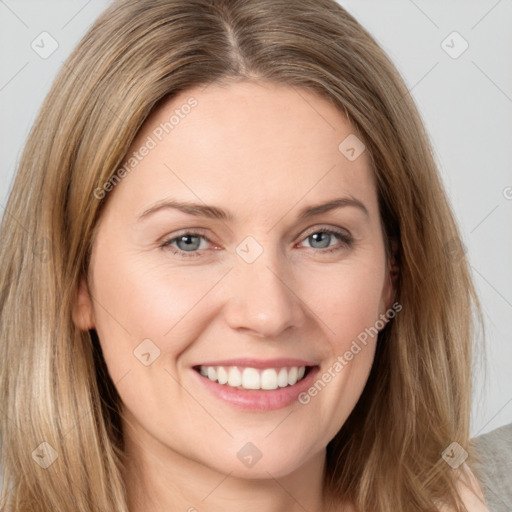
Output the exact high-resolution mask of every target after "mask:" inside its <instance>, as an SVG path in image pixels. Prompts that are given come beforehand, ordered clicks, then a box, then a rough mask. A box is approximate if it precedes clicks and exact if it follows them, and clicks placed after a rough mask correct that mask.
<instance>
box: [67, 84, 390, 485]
mask: <svg viewBox="0 0 512 512" xmlns="http://www.w3.org/2000/svg"><path fill="white" fill-rule="evenodd" d="M191 98H193V99H191ZM347 137H348V139H347ZM144 148H145V149H144ZM134 152H136V154H134ZM128 157H131V160H128V159H127V165H126V167H125V172H124V173H123V172H121V173H120V174H121V176H122V175H123V174H124V178H123V179H122V180H121V181H120V182H119V183H117V185H116V186H115V187H114V189H113V190H112V191H110V192H108V194H110V196H109V197H108V202H107V204H106V208H105V210H104V211H103V213H102V216H101V219H100V222H99V224H98V226H97V232H96V237H95V240H94V245H93V250H92V257H91V264H90V268H89V279H88V282H89V289H87V287H86V286H82V287H81V291H80V301H79V306H78V307H77V309H76V312H75V316H74V318H75V321H76V322H77V324H78V325H80V326H81V327H82V328H84V329H88V328H91V327H94V328H95V329H96V331H97V333H98V336H99V339H100V342H101V346H102V349H103V353H104V357H105V360H106V364H107V366H108V370H109V373H110V375H111V377H112V380H113V382H114V383H115V385H116V388H117V390H118V392H119V395H120V397H121V400H122V404H123V405H122V409H123V416H124V419H123V426H124V430H125V437H126V439H127V440H128V443H129V444H131V445H133V446H138V447H139V449H141V450H142V451H145V452H147V453H151V456H152V457H157V458H159V460H169V461H171V460H172V461H177V460H181V461H185V460H186V461H187V463H191V462H192V463H200V464H201V465H203V466H207V467H209V468H211V469H214V470H217V471H220V472H222V473H231V475H232V476H241V477H246V478H268V474H269V473H270V474H271V475H273V476H274V477H279V476H283V475H286V474H289V473H291V472H292V471H294V470H296V469H298V468H300V467H301V466H302V465H304V464H306V462H308V461H310V460H313V457H323V456H324V454H325V447H326V445H327V443H328V442H329V441H330V440H331V439H332V438H333V437H334V436H335V434H336V432H337V431H338V430H339V429H340V427H341V426H342V425H343V423H344V422H345V420H346V418H347V416H348V415H349V413H350V412H351V411H352V409H353V408H354V406H355V404H356V402H357V400H358V398H359V396H360V394H361V392H362V390H363V387H364V385H365V382H366V380H367V377H368V374H369V371H370V367H371V365H372V361H373V356H374V351H375V343H376V340H377V337H376V336H375V335H374V332H375V330H374V329H372V330H369V329H370V328H374V327H375V326H376V325H377V327H378V328H382V324H383V322H382V318H383V317H382V315H384V314H385V312H386V310H387V309H388V308H389V307H390V305H391V303H392V299H393V289H392V284H391V281H390V278H389V271H388V268H387V264H386V258H385V248H384V240H383V234H382V231H381V224H380V218H379V211H378V204H377V194H376V188H375V184H374V181H373V177H372V172H371V169H370V163H369V162H370V161H369V156H368V154H367V152H366V151H365V150H364V146H361V142H360V141H359V140H358V139H356V138H355V135H354V129H353V128H352V127H351V125H350V124H349V123H348V122H347V120H346V118H345V117H344V116H343V115H342V114H341V113H340V112H339V111H338V110H337V109H335V108H334V106H333V105H331V104H330V103H329V102H328V101H327V100H325V99H323V98H321V97H319V96H317V95H315V94H313V93H312V92H309V91H307V90H304V89H295V88H291V87H284V86H276V85H272V84H269V83H259V84H254V83H248V82H241V83H236V84H231V85H226V86H219V85H210V86H208V87H207V88H199V87H198V88H195V89H189V90H187V91H183V92H181V93H180V95H178V96H176V97H174V98H173V99H171V100H170V101H167V102H166V103H165V104H163V105H162V106H161V107H160V108H159V109H158V110H157V111H155V112H154V114H153V115H152V116H151V117H150V118H149V119H148V120H147V121H146V123H145V124H144V126H143V128H142V130H141V132H140V133H139V135H138V137H137V139H136V140H135V142H134V144H133V146H132V148H131V150H130V151H129V155H128ZM108 188H110V185H107V187H106V190H108ZM333 202H336V204H337V207H323V206H322V205H326V204H327V205H329V204H330V205H331V206H333ZM178 203H179V204H185V205H186V207H177V206H176V205H178ZM172 204H175V206H176V207H173V206H172ZM89 294H90V295H89ZM89 297H90V301H89ZM369 332H370V333H371V334H370V335H368V333H369ZM363 340H364V341H363ZM201 367H203V368H202V373H203V374H206V375H202V374H201ZM302 367H305V369H301V368H302ZM303 373H304V376H302V375H303ZM301 377H302V378H301ZM297 378H301V380H299V381H298V382H297V383H295V384H293V383H294V382H295V381H296V380H297ZM215 379H217V382H214V381H215ZM219 380H220V381H221V383H219ZM226 380H227V382H226ZM315 383H316V384H315ZM315 386H316V387H315ZM260 387H263V388H266V389H256V388H260Z"/></svg>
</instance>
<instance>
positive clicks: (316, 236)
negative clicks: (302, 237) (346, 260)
mask: <svg viewBox="0 0 512 512" xmlns="http://www.w3.org/2000/svg"><path fill="white" fill-rule="evenodd" d="M330 236H331V235H330V234H329V233H315V234H314V235H311V237H312V238H313V239H314V241H316V242H318V241H319V240H318V238H322V237H325V238H324V242H325V241H327V243H323V245H322V240H320V243H321V246H320V248H322V249H323V248H325V247H329V237H330ZM317 247H318V246H317Z"/></svg>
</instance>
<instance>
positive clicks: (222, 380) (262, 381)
mask: <svg viewBox="0 0 512 512" xmlns="http://www.w3.org/2000/svg"><path fill="white" fill-rule="evenodd" d="M199 371H200V372H201V375H203V376H205V377H208V379H210V380H212V381H214V382H216V381H218V382H219V384H227V385H228V386H231V387H234V388H236V387H242V388H244V389H277V388H278V387H280V388H284V387H286V386H293V385H294V384H295V383H296V382H297V381H299V380H301V379H302V377H304V373H305V372H306V367H305V366H291V367H288V368H281V369H276V368H266V369H264V370H257V369H256V368H242V369H239V368H238V367H237V366H228V367H225V366H201V367H200V369H199Z"/></svg>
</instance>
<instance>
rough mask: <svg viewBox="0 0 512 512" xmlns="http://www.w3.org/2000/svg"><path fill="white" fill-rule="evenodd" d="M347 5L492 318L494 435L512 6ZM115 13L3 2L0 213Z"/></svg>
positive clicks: (504, 414) (510, 153)
mask: <svg viewBox="0 0 512 512" xmlns="http://www.w3.org/2000/svg"><path fill="white" fill-rule="evenodd" d="M340 3H341V4H342V5H343V6H345V7H346V8H347V10H348V11H349V12H351V13H352V14H353V15H354V16H355V17H356V18H357V19H358V20H359V21H360V22H361V23H362V24H363V25H364V26H365V27H366V28H367V29H368V30H369V31H370V33H371V34H372V35H373V36H374V37H375V38H376V39H377V40H378V42H379V43H380V44H381V45H382V47H383V48H384V49H385V50H386V51H387V52H388V54H389V55H390V57H391V58H392V59H393V61H394V62H395V64H396V65H397V67H398V69H399V71H400V72H401V73H402V75H403V76H404V78H405V80H406V83H407V84H408V86H409V88H410V91H411V94H412V96H413V97H414V99H415V100H416V102H417V104H418V106H419V108H420V111H421V113H422V116H423V119H424V121H425V124H426V127H427V130H428V132H429V133H430V136H431V139H432V142H433V144H434V148H435V150H436V155H437V161H438V163H439V166H440V170H441V172H442V176H443V180H444V183H445V185H446V188H447V190H448V193H449V196H450V198H451V201H452V204H453V207H454V209H455V212H456V216H457V219H458V221H459V224H460V227H461V230H462V233H463V238H464V244H465V245H466V247H467V254H468V256H469V260H470V263H471V266H472V270H473V276H474V280H475V283H476V286H477V289H478V292H479V296H480V298H481V300H482V303H483V308H484V313H485V321H486V330H487V358H488V364H487V372H486V374H485V377H484V373H483V372H482V371H481V370H479V369H478V371H477V372H476V373H475V394H474V397H473V420H472V428H471V433H472V435H478V434H481V433H484V432H488V431H490V430H493V429H495V428H497V427H499V426H501V425H504V424H506V423H510V422H512V368H511V366H512V343H511V337H512V336H511V332H512V272H511V269H512V222H511V221H512V30H511V27H512V0H490V1H487V0H473V1H468V0H465V1H464V0H459V1H456V0H451V1H448V0H444V1H441V0H414V1H413V0H392V1H390V0H344V1H340ZM108 4H109V2H108V1H107V0H89V1H87V0H65V1H54V0H52V1H49V0H34V1H28V0H0V49H1V50H0V52H1V54H0V112H1V117H0V161H1V163H2V165H1V167H0V214H3V213H4V211H5V204H6V199H7V195H8V192H9V190H10V186H11V181H12V178H13V175H14V172H15V168H16V165H17V162H18V160H19V156H20V153H21V149H22V147H23V144H24V141H25V139H26V136H27V134H28V131H29V128H30V126H31V124H32V123H33V121H34V119H35V116H36V114H37V112H38V110H39V108H40V105H41V103H42V100H43V98H44V96H45V95H46V93H47V92H48V90H49V88H50V85H51V82H52V80H53V78H54V77H55V75H56V73H57V71H58V69H59V68H60V66H61V65H62V62H63V60H64V59H65V58H66V57H67V56H68V54H69V53H70V52H71V50H72V48H73V47H74V46H75V45H76V44H77V43H78V41H79V39H80V38H81V36H82V35H83V34H84V32H85V31H86V29H87V28H88V27H89V26H90V24H91V23H92V22H93V20H94V19H95V18H96V17H97V16H98V14H99V13H100V12H101V11H102V10H103V9H104V8H105V7H106V6H107V5H108ZM43 31H46V32H48V33H49V34H51V36H52V37H53V38H54V39H55V40H56V41H57V42H58V48H57V50H56V51H55V52H54V53H53V54H52V55H50V56H49V57H48V58H41V57H40V56H39V55H38V54H37V53H36V51H34V50H33V49H32V47H31V44H32V42H33V41H35V42H36V43H37V42H38V41H40V34H41V33H42V32H43ZM454 31H456V32H458V33H459V34H460V36H461V37H462V38H463V39H461V38H460V37H459V36H457V35H455V36H453V35H450V34H452V33H453V32H454ZM448 36H450V37H448ZM44 37H46V36H44ZM447 38H448V39H447ZM463 40H465V41H467V44H468V45H469V47H468V48H467V50H466V51H465V52H464V53H462V54H461V55H460V56H458V57H457V58H453V57H454V56H457V54H458V53H459V52H460V50H461V49H463V47H464V46H463V45H464V41H463ZM443 41H445V43H443ZM40 44H41V43H40ZM45 47H46V49H48V48H49V40H47V44H46V46H45ZM445 49H446V50H447V51H448V52H450V53H451V54H452V56H450V55H449V54H448V53H447V52H446V51H445Z"/></svg>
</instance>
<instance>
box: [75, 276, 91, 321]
mask: <svg viewBox="0 0 512 512" xmlns="http://www.w3.org/2000/svg"><path fill="white" fill-rule="evenodd" d="M72 317H73V322H74V324H75V325H76V326H77V327H78V328H79V329H81V330H82V331H88V330H89V329H94V327H95V325H94V313H93V310H92V300H91V295H90V293H89V286H88V284H87V280H86V279H85V278H82V279H81V281H80V284H79V285H78V290H77V294H76V299H75V303H74V304H73V310H72Z"/></svg>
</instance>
